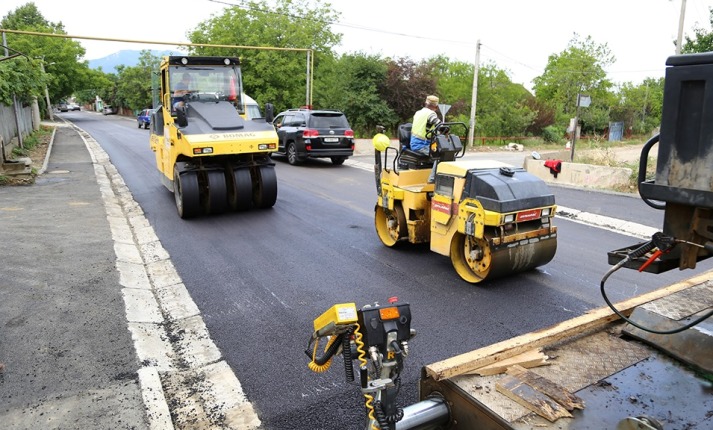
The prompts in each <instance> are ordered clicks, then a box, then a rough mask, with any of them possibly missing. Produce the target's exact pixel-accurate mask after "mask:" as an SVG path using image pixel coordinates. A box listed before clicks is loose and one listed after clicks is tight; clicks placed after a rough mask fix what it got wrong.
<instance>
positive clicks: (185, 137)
mask: <svg viewBox="0 0 713 430" xmlns="http://www.w3.org/2000/svg"><path fill="white" fill-rule="evenodd" d="M159 81H160V85H159V89H160V95H161V99H160V103H161V104H160V106H158V108H157V109H156V110H155V112H154V113H153V114H152V118H151V126H150V127H151V137H150V146H151V150H152V151H153V152H154V153H155V155H156V167H157V169H158V170H159V172H160V178H161V183H162V184H163V185H164V186H165V187H166V188H167V189H168V190H169V191H171V192H172V193H173V194H174V197H175V201H176V208H177V209H178V215H179V216H180V217H181V218H192V217H195V216H198V215H203V214H219V213H223V212H227V211H231V210H235V211H242V210H247V209H250V208H258V209H260V208H271V207H272V206H273V205H274V204H275V201H276V199H277V177H276V175H275V168H274V167H275V164H274V162H273V161H272V159H271V158H270V154H271V153H273V152H275V151H276V150H277V133H276V132H275V128H274V127H273V126H272V123H271V121H272V118H271V117H272V106H271V105H270V104H267V105H266V106H265V117H255V115H256V112H255V109H254V108H255V107H254V106H250V104H249V103H248V100H247V97H246V96H245V93H244V92H243V86H242V75H241V71H240V61H239V59H238V58H236V57H198V56H167V57H163V60H162V61H161V65H160V74H159ZM248 108H252V112H251V113H249V112H248ZM258 110H259V109H258Z"/></svg>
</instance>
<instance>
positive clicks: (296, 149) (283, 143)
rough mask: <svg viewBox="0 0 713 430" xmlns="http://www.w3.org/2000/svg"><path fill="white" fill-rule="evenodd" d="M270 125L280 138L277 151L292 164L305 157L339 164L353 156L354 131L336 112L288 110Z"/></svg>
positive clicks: (345, 119) (343, 117)
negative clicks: (324, 159)
mask: <svg viewBox="0 0 713 430" xmlns="http://www.w3.org/2000/svg"><path fill="white" fill-rule="evenodd" d="M272 124H273V125H274V126H275V130H277V136H278V138H279V146H278V150H277V152H278V153H281V154H284V155H286V156H287V162H288V163H290V164H292V165H295V164H300V163H301V162H303V161H305V160H306V159H307V158H330V159H331V160H332V163H334V164H336V165H340V164H343V163H344V161H345V160H346V159H347V158H349V157H351V156H352V155H354V131H353V130H352V129H351V127H350V125H349V121H347V117H346V116H345V115H344V113H342V112H340V111H338V110H326V109H322V110H311V109H290V110H288V111H285V112H280V113H279V114H278V115H277V116H276V117H275V119H274V121H273V122H272Z"/></svg>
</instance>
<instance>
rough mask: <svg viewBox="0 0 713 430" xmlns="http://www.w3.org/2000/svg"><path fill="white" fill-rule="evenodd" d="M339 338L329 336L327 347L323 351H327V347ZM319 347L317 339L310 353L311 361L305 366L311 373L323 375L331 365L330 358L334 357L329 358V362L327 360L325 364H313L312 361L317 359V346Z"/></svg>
mask: <svg viewBox="0 0 713 430" xmlns="http://www.w3.org/2000/svg"><path fill="white" fill-rule="evenodd" d="M337 337H339V336H330V337H329V340H328V341H327V345H326V346H325V347H324V350H325V351H326V350H327V349H329V346H330V345H331V344H333V343H334V341H335V340H336V339H337ZM318 345H319V339H317V340H316V341H315V342H314V351H313V352H312V361H310V362H309V363H308V364H307V366H308V367H309V369H310V370H311V371H313V372H314V373H324V372H326V371H327V370H329V368H330V366H331V365H332V358H334V357H329V360H327V362H326V363H324V364H322V365H319V364H317V363H315V362H314V359H315V358H316V357H317V346H318Z"/></svg>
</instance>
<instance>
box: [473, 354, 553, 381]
mask: <svg viewBox="0 0 713 430" xmlns="http://www.w3.org/2000/svg"><path fill="white" fill-rule="evenodd" d="M548 358H549V357H548V356H547V355H546V354H545V353H543V352H542V349H539V348H538V349H532V350H530V351H527V352H524V353H522V354H518V355H516V356H514V357H511V358H507V359H505V360H502V361H498V362H497V363H493V364H489V365H487V366H483V367H479V368H477V369H475V370H473V371H472V372H468V373H467V374H468V375H480V376H490V375H497V374H499V373H504V372H505V371H506V370H507V369H508V367H510V366H514V365H519V366H522V367H525V368H531V367H537V366H545V365H548V364H550V363H548V362H547V359H548Z"/></svg>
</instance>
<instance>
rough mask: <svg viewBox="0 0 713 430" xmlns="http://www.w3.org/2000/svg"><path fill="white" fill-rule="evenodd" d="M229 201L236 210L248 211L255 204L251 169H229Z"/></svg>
mask: <svg viewBox="0 0 713 430" xmlns="http://www.w3.org/2000/svg"><path fill="white" fill-rule="evenodd" d="M227 175H228V179H229V181H228V184H229V186H228V203H229V204H230V208H231V209H232V210H234V211H246V210H248V209H250V208H251V207H252V205H253V180H252V176H251V175H250V169H247V168H241V169H235V170H232V169H229V170H228V171H227Z"/></svg>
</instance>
